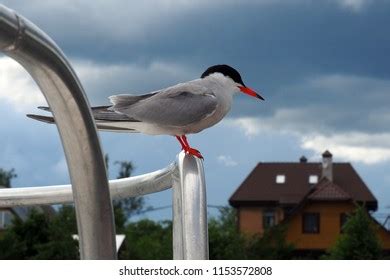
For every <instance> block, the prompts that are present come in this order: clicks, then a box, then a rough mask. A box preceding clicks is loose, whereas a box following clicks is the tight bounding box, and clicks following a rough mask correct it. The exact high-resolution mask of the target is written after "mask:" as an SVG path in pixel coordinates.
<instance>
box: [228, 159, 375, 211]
mask: <svg viewBox="0 0 390 280" xmlns="http://www.w3.org/2000/svg"><path fill="white" fill-rule="evenodd" d="M279 174H280V175H282V174H283V175H285V177H286V181H285V183H284V184H277V183H276V181H275V178H276V175H279ZM310 175H317V176H318V177H319V178H320V177H321V163H319V162H316V163H315V162H310V163H307V162H306V163H305V162H291V163H259V164H258V165H257V166H256V167H255V168H254V169H253V170H252V172H251V173H250V174H249V175H248V177H247V178H246V179H245V180H244V182H242V184H241V185H240V186H239V188H238V189H237V190H236V191H235V192H234V193H233V195H232V196H231V197H230V199H229V203H230V204H231V205H232V206H234V207H237V206H240V205H248V206H250V205H252V206H258V205H269V204H272V205H291V206H294V205H296V204H298V203H299V202H300V201H301V200H302V199H303V198H304V197H305V195H307V193H308V192H309V191H310V190H311V189H312V188H313V187H314V185H313V184H309V176H310ZM333 183H334V184H335V185H337V188H334V187H333V188H328V189H327V190H325V191H326V192H331V191H334V192H338V194H339V195H341V192H340V191H339V190H342V191H344V192H345V193H346V194H347V195H349V196H350V197H351V199H352V200H354V201H358V202H365V203H366V206H367V207H368V208H370V209H372V210H375V209H376V208H377V200H376V198H375V197H374V196H373V194H372V193H371V192H370V190H369V189H368V187H367V185H366V184H365V183H364V182H363V180H362V179H361V178H360V176H359V175H358V174H357V172H356V171H355V169H354V168H353V167H352V165H351V164H350V163H333ZM322 195H325V192H324V193H323V194H322Z"/></svg>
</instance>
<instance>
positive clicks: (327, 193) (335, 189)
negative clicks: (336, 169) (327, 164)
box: [308, 178, 352, 201]
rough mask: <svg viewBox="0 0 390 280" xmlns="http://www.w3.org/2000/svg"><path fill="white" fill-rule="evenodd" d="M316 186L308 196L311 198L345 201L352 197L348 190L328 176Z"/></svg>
mask: <svg viewBox="0 0 390 280" xmlns="http://www.w3.org/2000/svg"><path fill="white" fill-rule="evenodd" d="M314 188H315V189H314V191H313V192H312V193H311V194H310V195H309V196H308V199H309V200H320V201H336V200H337V201H345V200H351V199H352V197H351V196H350V195H349V194H348V193H347V192H345V191H344V190H343V189H342V188H341V187H339V186H338V185H336V184H335V183H333V182H331V181H329V180H328V179H327V178H322V179H321V180H320V182H318V184H317V185H316V186H315V187H314Z"/></svg>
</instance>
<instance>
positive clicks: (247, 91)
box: [238, 86, 264, 100]
mask: <svg viewBox="0 0 390 280" xmlns="http://www.w3.org/2000/svg"><path fill="white" fill-rule="evenodd" d="M238 88H239V89H240V91H242V92H243V93H245V94H248V95H250V96H253V97H256V98H259V99H261V100H264V98H263V97H262V96H261V95H260V94H257V93H256V92H255V91H254V90H253V89H250V88H248V87H244V86H238Z"/></svg>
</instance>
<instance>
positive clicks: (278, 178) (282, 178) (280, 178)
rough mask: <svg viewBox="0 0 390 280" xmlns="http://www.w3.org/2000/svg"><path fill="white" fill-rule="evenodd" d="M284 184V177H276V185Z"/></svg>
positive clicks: (281, 175) (280, 175)
mask: <svg viewBox="0 0 390 280" xmlns="http://www.w3.org/2000/svg"><path fill="white" fill-rule="evenodd" d="M285 182H286V176H285V175H283V174H279V175H276V184H284V183H285Z"/></svg>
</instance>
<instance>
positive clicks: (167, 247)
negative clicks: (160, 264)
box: [119, 219, 172, 260]
mask: <svg viewBox="0 0 390 280" xmlns="http://www.w3.org/2000/svg"><path fill="white" fill-rule="evenodd" d="M125 234H126V239H125V241H124V244H123V248H122V250H121V251H120V255H119V258H120V259H132V260H164V259H172V222H170V221H163V222H155V221H151V220H147V219H145V220H140V221H138V222H133V223H129V224H128V225H127V226H126V230H125Z"/></svg>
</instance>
